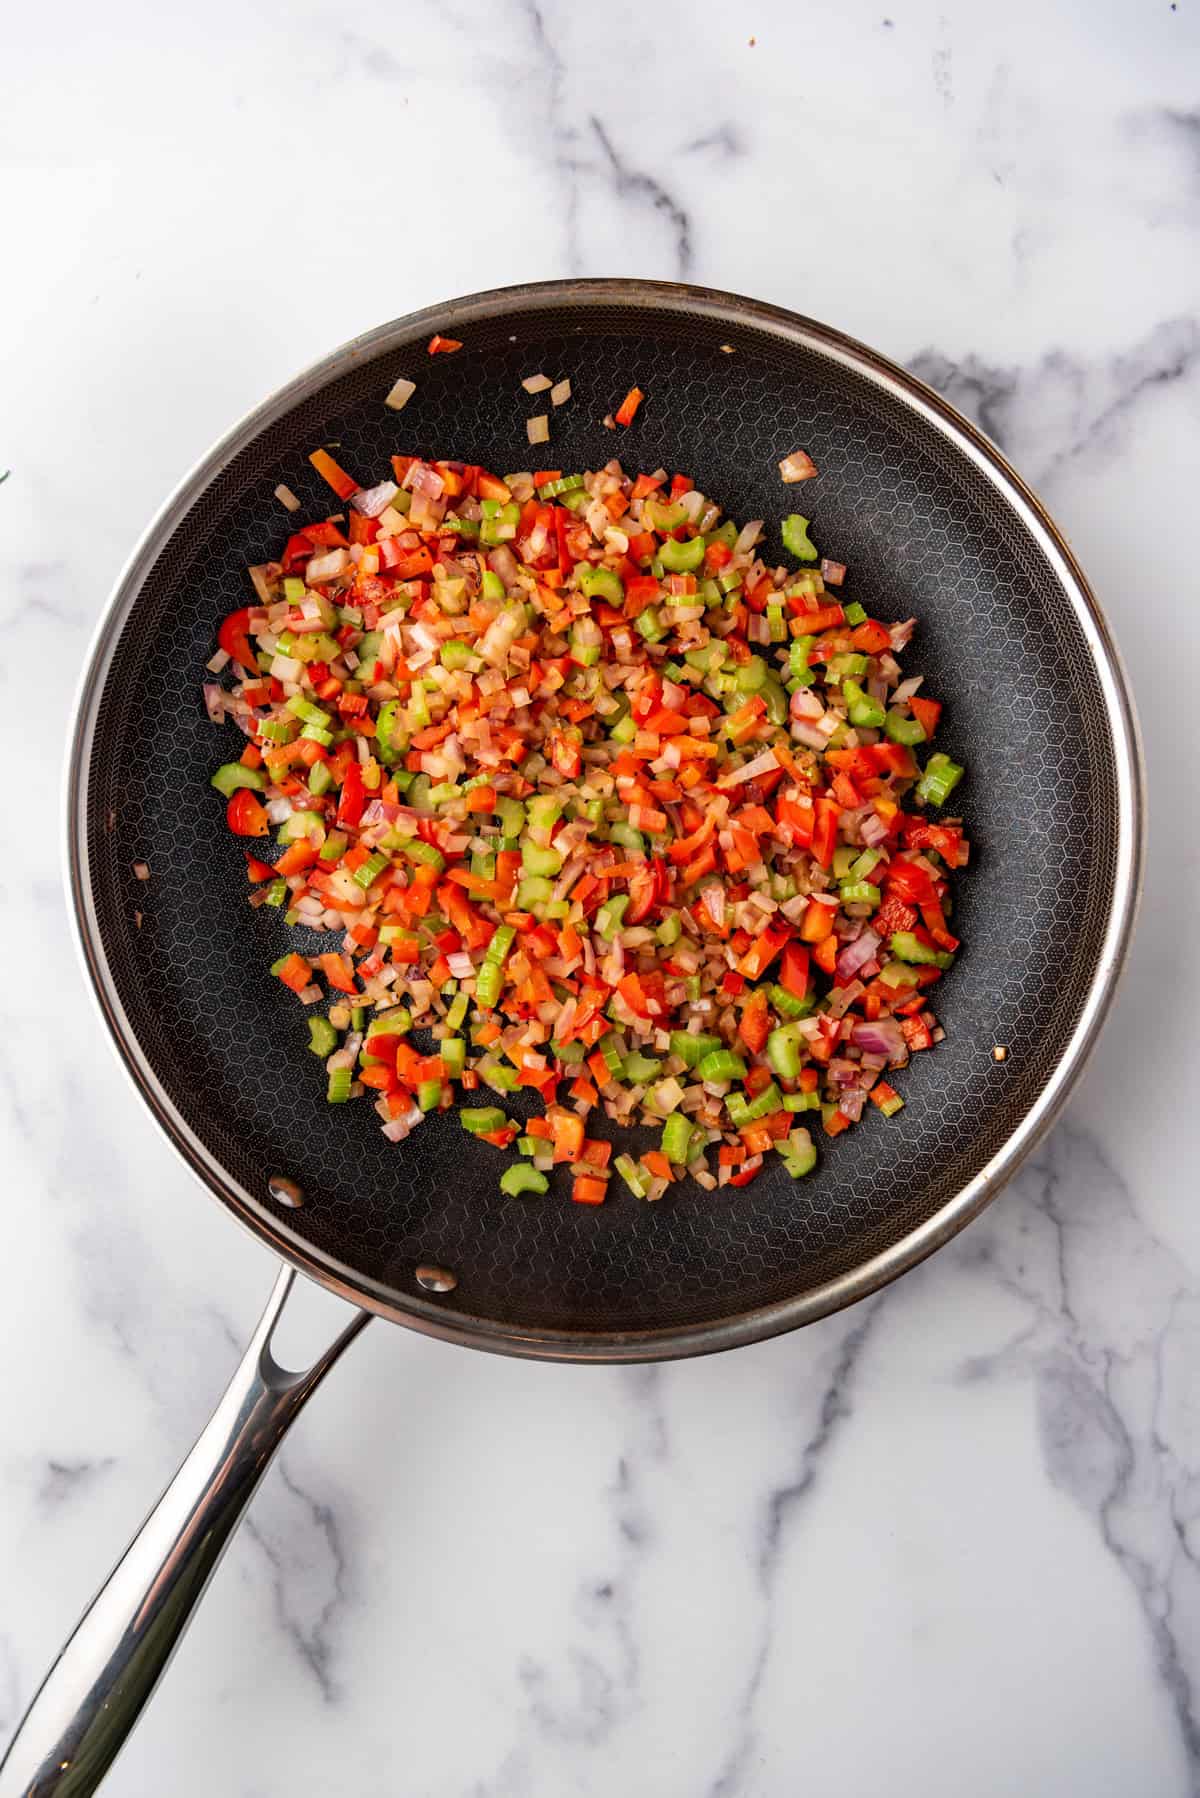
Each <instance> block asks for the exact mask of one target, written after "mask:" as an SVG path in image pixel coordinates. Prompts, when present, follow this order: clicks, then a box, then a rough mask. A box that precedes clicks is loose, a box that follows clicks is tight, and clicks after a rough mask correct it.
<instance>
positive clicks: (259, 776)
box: [209, 762, 267, 799]
mask: <svg viewBox="0 0 1200 1798" xmlns="http://www.w3.org/2000/svg"><path fill="white" fill-rule="evenodd" d="M266 784H267V777H266V775H265V774H264V773H263V771H262V769H261V768H246V767H244V766H243V765H242V763H241V762H225V763H224V764H223V765H222V766H221V767H220V768H218V769H217V771H216V773H215V774H214V775H213V777H212V780H211V781H210V782H209V785H210V786H214V787H215V788H216V789H217V792H218V793H223V794H224V796H225V798H226V799H228V798H229V797H230V795H231V794H233V793H236V791H237V789H238V788H239V787H252V788H253V789H254V791H255V792H256V793H261V792H262V791H263V789H264V788H265V786H266Z"/></svg>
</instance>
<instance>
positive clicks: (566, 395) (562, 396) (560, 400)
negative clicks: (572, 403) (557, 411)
mask: <svg viewBox="0 0 1200 1798" xmlns="http://www.w3.org/2000/svg"><path fill="white" fill-rule="evenodd" d="M570 397H571V383H570V381H557V382H556V383H555V384H554V386H553V387H552V388H551V389H550V404H551V405H552V406H563V405H565V404H566V402H567V401H568V400H569V399H570Z"/></svg>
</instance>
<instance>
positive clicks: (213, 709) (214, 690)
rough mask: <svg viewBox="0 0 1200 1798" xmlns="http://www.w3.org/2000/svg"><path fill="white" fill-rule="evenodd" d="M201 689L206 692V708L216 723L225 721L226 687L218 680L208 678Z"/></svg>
mask: <svg viewBox="0 0 1200 1798" xmlns="http://www.w3.org/2000/svg"><path fill="white" fill-rule="evenodd" d="M201 691H202V692H203V694H204V709H205V711H206V712H207V713H208V715H209V717H210V718H211V719H212V721H213V723H214V724H224V722H225V697H226V695H225V689H224V687H222V686H218V684H217V682H216V681H208V680H206V681H205V683H204V686H203V687H202V689H201Z"/></svg>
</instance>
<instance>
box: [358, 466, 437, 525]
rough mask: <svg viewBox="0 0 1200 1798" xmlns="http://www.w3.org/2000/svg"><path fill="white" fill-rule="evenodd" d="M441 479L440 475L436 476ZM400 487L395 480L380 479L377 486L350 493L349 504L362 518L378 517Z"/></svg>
mask: <svg viewBox="0 0 1200 1798" xmlns="http://www.w3.org/2000/svg"><path fill="white" fill-rule="evenodd" d="M438 478H439V479H441V477H440V476H439V477H438ZM399 491H400V489H399V487H397V485H396V483H395V481H380V483H379V485H378V486H377V487H360V488H359V490H358V492H357V493H352V494H351V495H350V504H351V505H352V506H353V507H354V510H355V511H356V512H361V513H362V515H363V517H364V518H378V517H379V514H380V513H381V512H383V511H386V509H387V508H388V506H390V505H391V503H392V501H393V500H394V499H395V497H396V495H397V494H398V493H399Z"/></svg>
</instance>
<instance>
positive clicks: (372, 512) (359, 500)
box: [350, 481, 400, 547]
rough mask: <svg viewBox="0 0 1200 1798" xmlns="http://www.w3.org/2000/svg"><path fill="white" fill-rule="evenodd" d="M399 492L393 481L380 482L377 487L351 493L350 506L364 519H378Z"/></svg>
mask: <svg viewBox="0 0 1200 1798" xmlns="http://www.w3.org/2000/svg"><path fill="white" fill-rule="evenodd" d="M399 491H400V489H399V487H397V485H396V483H395V481H380V483H379V485H378V486H377V487H360V488H359V490H358V492H357V493H352V494H351V495H350V504H351V505H352V506H353V507H354V510H355V511H356V512H361V513H362V515H363V517H364V518H378V517H379V515H380V513H381V512H385V511H386V510H387V508H388V507H389V506H390V505H391V503H392V501H393V500H394V499H395V497H396V495H397V494H398V493H399ZM356 547H357V546H356Z"/></svg>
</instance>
